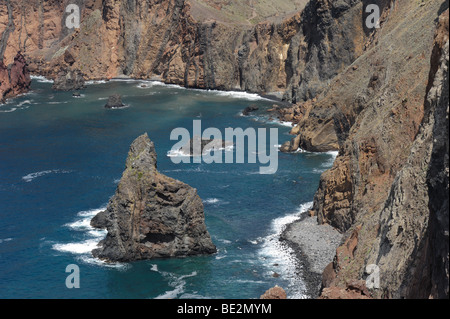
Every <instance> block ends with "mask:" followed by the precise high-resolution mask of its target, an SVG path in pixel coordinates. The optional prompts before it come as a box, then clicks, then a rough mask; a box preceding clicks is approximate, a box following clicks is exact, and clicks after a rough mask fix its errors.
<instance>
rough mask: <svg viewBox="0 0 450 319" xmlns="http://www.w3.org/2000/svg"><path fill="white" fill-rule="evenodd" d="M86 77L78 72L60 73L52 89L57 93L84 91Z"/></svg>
mask: <svg viewBox="0 0 450 319" xmlns="http://www.w3.org/2000/svg"><path fill="white" fill-rule="evenodd" d="M85 87H86V86H85V83H84V76H83V74H82V73H81V72H80V71H78V70H75V71H68V72H64V71H62V72H60V73H58V76H57V77H56V79H55V81H54V83H53V86H52V89H53V90H56V91H72V90H81V89H84V88H85Z"/></svg>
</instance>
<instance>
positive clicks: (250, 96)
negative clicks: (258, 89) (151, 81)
mask: <svg viewBox="0 0 450 319" xmlns="http://www.w3.org/2000/svg"><path fill="white" fill-rule="evenodd" d="M207 92H209V93H213V94H215V95H218V96H224V97H229V98H234V99H240V100H249V101H268V99H266V98H264V97H262V96H260V95H258V94H256V93H248V92H240V91H217V90H208V91H207Z"/></svg>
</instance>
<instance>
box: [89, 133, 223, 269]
mask: <svg viewBox="0 0 450 319" xmlns="http://www.w3.org/2000/svg"><path fill="white" fill-rule="evenodd" d="M91 225H92V226H93V227H96V228H106V229H107V231H108V234H107V236H106V238H105V239H104V240H102V241H101V242H100V246H101V247H100V248H98V249H95V250H93V251H92V254H93V255H94V256H95V257H98V258H100V259H103V260H107V261H112V262H114V261H121V262H128V261H135V260H143V259H152V258H169V257H184V256H193V255H202V254H212V253H215V252H216V247H215V245H214V244H213V242H212V240H211V237H210V235H209V233H208V230H207V229H206V225H205V217H204V212H203V203H202V200H201V199H200V197H199V196H198V195H197V191H196V189H194V188H192V187H191V186H189V185H187V184H185V183H182V182H180V181H178V180H175V179H172V178H170V177H167V176H165V175H163V174H160V173H159V172H158V171H157V168H156V152H155V146H154V144H153V142H151V141H150V139H149V137H148V136H147V134H144V135H142V136H140V137H138V138H137V139H136V140H135V141H134V142H133V144H132V145H131V148H130V151H129V153H128V158H127V161H126V169H125V171H124V173H123V175H122V179H121V180H120V182H119V185H118V187H117V190H116V194H115V195H114V196H113V197H112V199H111V200H110V202H109V204H108V207H107V209H106V210H105V211H104V212H101V213H99V214H98V215H97V216H95V217H94V218H93V219H92V221H91Z"/></svg>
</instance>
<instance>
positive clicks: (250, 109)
mask: <svg viewBox="0 0 450 319" xmlns="http://www.w3.org/2000/svg"><path fill="white" fill-rule="evenodd" d="M258 110H259V107H257V106H256V105H250V106H247V107H246V108H245V109H244V110H243V111H242V115H244V116H248V115H250V113H252V112H255V111H258Z"/></svg>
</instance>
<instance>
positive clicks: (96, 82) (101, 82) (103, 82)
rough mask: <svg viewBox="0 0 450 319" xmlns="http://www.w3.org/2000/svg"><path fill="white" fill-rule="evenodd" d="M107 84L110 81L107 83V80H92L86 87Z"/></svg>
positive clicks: (87, 82)
mask: <svg viewBox="0 0 450 319" xmlns="http://www.w3.org/2000/svg"><path fill="white" fill-rule="evenodd" d="M105 83H108V81H106V80H91V81H86V82H85V84H86V85H96V84H105Z"/></svg>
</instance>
